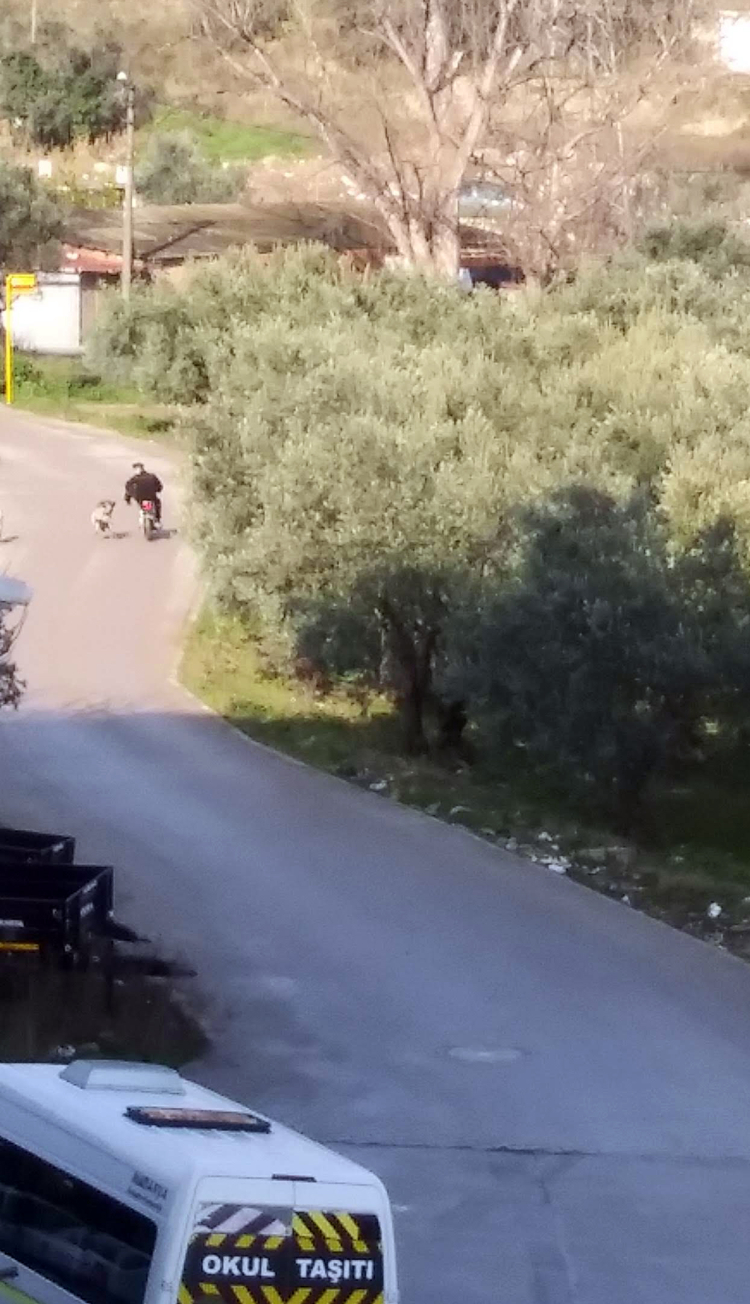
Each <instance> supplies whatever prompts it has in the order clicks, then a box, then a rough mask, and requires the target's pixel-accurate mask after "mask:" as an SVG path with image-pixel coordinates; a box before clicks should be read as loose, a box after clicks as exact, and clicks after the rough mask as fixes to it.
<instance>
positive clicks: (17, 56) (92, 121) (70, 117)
mask: <svg viewBox="0 0 750 1304" xmlns="http://www.w3.org/2000/svg"><path fill="white" fill-rule="evenodd" d="M119 68H120V52H119V50H118V49H116V48H115V47H112V46H108V45H102V46H98V47H96V48H95V49H93V50H91V51H86V50H79V49H76V48H75V46H70V45H68V44H67V43H66V41H65V39H64V36H63V35H62V34H60V33H58V39H57V40H52V39H49V40H48V41H47V42H45V45H44V47H43V48H42V51H41V53H40V54H37V53H36V52H35V51H32V50H23V49H20V50H12V51H10V52H8V53H5V54H3V55H2V57H0V114H1V115H2V117H4V118H5V119H7V120H8V121H9V122H10V123H11V125H12V127H13V128H14V130H15V131H16V132H17V133H20V134H21V135H23V136H24V137H25V138H26V139H27V140H28V141H30V142H31V143H33V144H34V145H38V146H39V147H40V148H42V149H64V148H66V147H67V146H69V145H72V144H73V141H74V140H76V139H79V138H81V139H85V140H88V141H95V140H99V139H101V138H102V137H106V136H111V135H112V134H114V133H115V132H116V131H119V130H120V129H121V127H122V123H123V115H124V105H123V97H122V90H121V87H120V86H119V85H118V82H117V73H118V71H119Z"/></svg>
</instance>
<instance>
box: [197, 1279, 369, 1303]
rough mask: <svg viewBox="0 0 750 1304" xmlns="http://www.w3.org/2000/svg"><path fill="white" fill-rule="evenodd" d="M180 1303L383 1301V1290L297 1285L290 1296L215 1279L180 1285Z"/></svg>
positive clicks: (271, 1287)
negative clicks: (218, 1281)
mask: <svg viewBox="0 0 750 1304" xmlns="http://www.w3.org/2000/svg"><path fill="white" fill-rule="evenodd" d="M178 1300H179V1304H208V1302H209V1301H215V1304H383V1292H382V1290H376V1291H373V1290H366V1289H363V1288H362V1287H361V1286H357V1287H356V1288H355V1289H354V1290H352V1288H351V1286H317V1285H316V1286H298V1287H297V1288H296V1289H295V1290H294V1291H293V1293H292V1294H291V1295H290V1294H289V1293H288V1292H287V1291H283V1292H281V1291H279V1290H277V1288H276V1287H275V1286H217V1285H216V1284H215V1283H214V1282H206V1283H205V1284H204V1285H200V1286H193V1287H192V1289H191V1290H188V1289H187V1287H185V1286H181V1287H180V1291H179V1295H178Z"/></svg>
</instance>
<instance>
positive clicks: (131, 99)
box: [117, 72, 135, 303]
mask: <svg viewBox="0 0 750 1304" xmlns="http://www.w3.org/2000/svg"><path fill="white" fill-rule="evenodd" d="M117 80H118V81H121V82H124V84H125V140H126V147H127V163H126V165H125V190H124V193H123V201H122V276H121V278H120V288H121V290H122V297H123V299H124V301H125V303H127V302H128V300H129V298H130V285H131V282H132V280H133V169H134V166H135V86H134V85H133V83H132V81H131V80H130V78H129V76H128V74H127V73H126V72H121V73H118V75H117Z"/></svg>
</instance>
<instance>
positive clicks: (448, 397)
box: [96, 228, 750, 819]
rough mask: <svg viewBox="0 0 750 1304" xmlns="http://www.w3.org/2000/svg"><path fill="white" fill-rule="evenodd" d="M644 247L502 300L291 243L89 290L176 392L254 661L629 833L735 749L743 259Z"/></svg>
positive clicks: (748, 383) (745, 489) (109, 321)
mask: <svg viewBox="0 0 750 1304" xmlns="http://www.w3.org/2000/svg"><path fill="white" fill-rule="evenodd" d="M670 239H675V240H679V239H681V240H682V241H683V245H682V247H681V248H680V253H681V254H682V257H681V258H680V259H676V258H673V257H670V256H669V252H670V250H669V247H668V241H665V240H664V239H663V238H662V239H661V240H660V239H659V238H657V237H653V239H652V243H651V245H650V246H647V247H646V252H642V253H639V254H636V253H632V254H629V255H627V256H625V257H623V258H622V259H620V260H617V261H615V262H614V263H613V264H612V265H611V266H609V267H596V268H592V269H591V270H589V271H585V270H584V271H582V272H581V274H580V275H579V276H578V277H577V278H576V280H575V281H574V282H572V283H570V284H566V285H559V286H556V287H554V288H552V289H551V290H549V291H547V292H545V293H536V294H535V293H531V292H528V293H526V292H523V293H519V294H517V295H515V296H514V297H512V298H505V299H503V298H498V297H497V296H495V295H493V294H491V293H480V294H476V295H473V296H462V295H461V294H459V293H457V292H455V291H454V290H453V289H451V288H449V287H440V286H436V285H433V284H428V283H426V282H423V281H422V280H420V279H406V278H398V277H392V276H386V275H384V276H381V277H375V278H372V279H370V280H369V281H363V280H362V279H360V278H358V277H357V276H355V275H354V274H352V273H349V272H348V271H347V270H345V269H343V268H342V267H341V266H340V265H338V264H337V263H336V261H335V260H334V259H333V258H332V257H330V256H328V255H327V254H325V253H324V252H322V251H314V250H313V251H307V252H300V253H295V254H279V255H277V256H276V257H275V258H274V259H272V260H270V261H266V262H264V261H261V260H258V259H254V258H253V257H252V256H248V255H245V256H242V257H240V256H237V257H235V258H233V259H230V260H227V261H225V262H223V263H219V264H216V265H214V266H212V267H209V268H205V269H202V270H200V271H197V272H196V273H195V275H194V276H193V278H192V280H191V282H190V284H189V287H188V288H187V289H182V290H180V289H177V288H172V287H169V286H166V285H163V286H160V287H157V288H156V289H155V290H153V291H147V292H142V293H141V294H139V295H137V296H136V297H135V299H134V301H133V305H132V308H131V310H130V312H129V313H128V314H127V315H124V314H123V310H122V308H121V307H120V306H119V305H113V308H112V311H111V313H110V315H109V316H108V317H107V316H105V318H104V319H103V321H102V324H101V329H100V335H99V338H98V341H97V346H96V347H97V349H98V353H99V362H100V365H101V361H102V356H103V357H104V358H105V359H109V362H110V366H116V367H117V368H118V369H119V370H120V371H121V372H122V373H130V374H131V375H133V376H134V377H135V378H136V379H137V380H138V381H139V382H140V383H141V384H142V385H144V386H146V387H148V388H149V389H150V390H151V391H152V392H154V393H155V394H156V395H157V396H158V397H163V398H166V399H168V400H169V401H175V400H177V401H181V402H184V403H185V404H189V405H190V407H189V408H188V410H187V414H186V425H187V427H188V429H189V431H190V433H191V436H192V440H193V468H194V492H195V511H196V530H197V534H198V538H199V540H200V545H201V547H202V550H203V554H204V557H205V562H206V566H207V569H208V572H209V575H210V577H211V579H212V582H213V586H214V589H215V592H216V593H217V595H218V597H219V598H220V600H221V601H222V602H223V603H225V604H226V605H228V606H229V607H231V608H232V609H234V610H236V611H238V612H239V613H240V614H241V615H242V617H243V618H244V619H245V620H246V621H247V623H248V625H250V626H252V627H253V628H254V629H255V630H256V631H257V634H258V637H259V639H260V645H261V648H262V649H263V651H264V655H265V657H266V660H267V664H269V665H270V666H277V667H282V668H284V669H285V670H289V668H294V667H296V669H297V671H298V672H299V673H309V672H310V668H311V667H312V668H317V671H319V672H320V673H323V674H324V675H325V676H327V677H328V678H329V679H332V680H335V679H344V680H347V679H354V680H356V681H362V680H364V681H365V682H368V683H372V684H374V685H377V686H378V687H381V688H382V687H385V688H387V689H389V690H390V691H392V692H393V693H394V695H395V696H396V698H397V700H398V701H399V702H400V704H401V706H402V709H403V716H404V724H405V729H406V743H407V745H408V746H409V747H410V748H412V749H417V750H419V749H422V748H424V747H426V746H432V745H435V746H438V747H451V748H459V749H460V748H465V747H466V739H465V737H464V733H465V725H466V723H467V721H468V722H470V724H471V726H472V733H471V735H470V742H471V745H472V746H480V747H482V748H485V749H487V750H489V751H496V752H500V753H502V754H504V755H508V754H512V755H517V756H518V757H519V760H520V759H521V758H523V760H524V763H525V764H526V763H530V764H533V765H534V766H536V767H541V768H542V769H544V770H546V771H549V772H554V773H555V775H556V776H557V777H558V778H560V779H562V780H563V781H564V783H565V785H566V786H567V788H568V789H569V790H573V791H582V792H586V793H589V794H593V795H594V796H595V797H596V799H597V801H599V802H600V803H602V804H603V805H605V806H607V807H608V808H610V809H614V810H616V811H618V812H619V814H620V815H621V817H622V818H625V819H631V818H632V817H633V816H634V813H635V812H637V810H638V808H639V806H640V804H641V802H642V799H643V797H644V795H645V793H646V791H647V788H648V784H649V781H650V780H651V779H652V778H653V777H654V776H656V775H658V774H659V773H663V772H665V770H666V769H668V768H669V767H674V766H675V765H679V764H681V763H682V762H683V761H684V760H685V759H686V758H689V759H690V760H691V761H692V762H699V761H700V760H701V759H703V758H705V757H707V756H709V755H710V754H711V753H712V752H714V751H715V750H716V749H718V748H722V747H728V746H730V745H732V746H736V745H737V742H738V739H739V738H741V735H742V729H743V726H744V725H745V723H746V722H747V721H748V719H750V651H749V646H748V635H749V634H750V587H749V586H748V576H749V575H750V506H749V504H750V497H749V496H748V495H749V493H750V439H749V438H748V435H749V434H750V428H749V423H750V418H748V412H747V394H748V392H749V389H750V326H749V325H748V322H749V321H750V314H749V313H748V308H749V307H750V272H749V271H748V269H747V261H748V260H747V256H746V249H745V246H743V245H739V244H737V243H736V242H734V241H733V240H732V239H730V238H729V237H727V236H726V234H725V233H721V232H720V233H719V234H718V237H717V236H716V234H715V233H714V234H711V233H706V232H705V231H704V233H703V235H701V233H700V231H699V230H698V229H697V228H696V229H695V230H694V231H693V232H692V235H691V234H690V233H687V234H686V233H683V234H682V235H681V236H677V235H674V234H673V235H672V236H670ZM702 241H703V244H702V243H701V242H702ZM688 254H689V257H687V256H686V255H688ZM705 261H707V263H708V265H707V266H704V262H705ZM465 754H468V751H466V752H465Z"/></svg>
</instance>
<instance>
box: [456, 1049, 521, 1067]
mask: <svg viewBox="0 0 750 1304" xmlns="http://www.w3.org/2000/svg"><path fill="white" fill-rule="evenodd" d="M448 1054H449V1055H450V1057H451V1059H456V1060H461V1061H462V1062H463V1063H464V1064H513V1063H514V1062H515V1061H516V1060H519V1059H521V1057H522V1055H523V1051H522V1050H519V1049H518V1047H517V1046H453V1047H451V1049H450V1050H449V1051H448Z"/></svg>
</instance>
